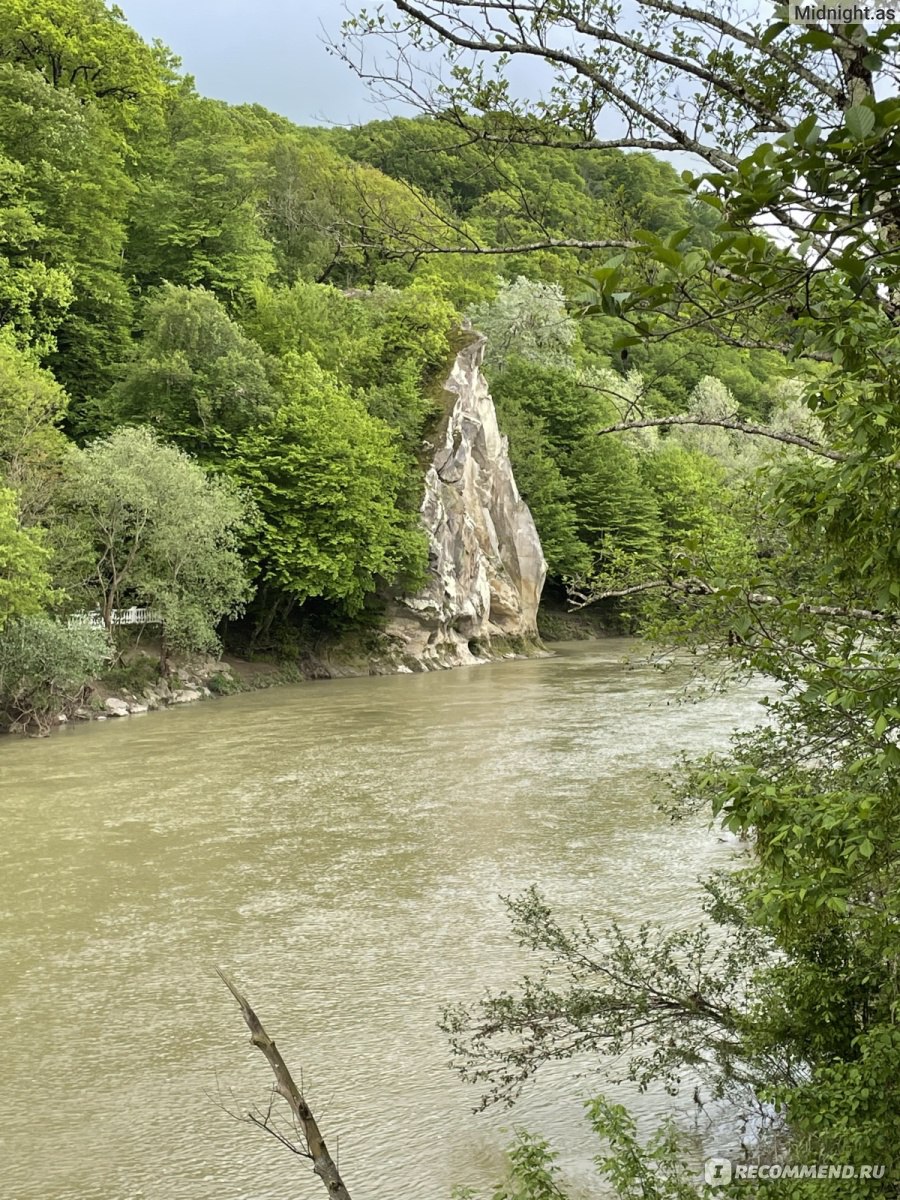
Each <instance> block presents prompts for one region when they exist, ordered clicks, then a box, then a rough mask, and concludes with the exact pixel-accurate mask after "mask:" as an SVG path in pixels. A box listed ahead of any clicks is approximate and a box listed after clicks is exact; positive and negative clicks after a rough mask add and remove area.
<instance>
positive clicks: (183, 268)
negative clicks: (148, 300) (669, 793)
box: [125, 83, 275, 300]
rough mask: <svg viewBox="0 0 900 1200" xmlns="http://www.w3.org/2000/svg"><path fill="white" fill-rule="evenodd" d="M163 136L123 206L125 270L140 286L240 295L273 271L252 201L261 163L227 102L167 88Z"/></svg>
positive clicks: (258, 192) (184, 87) (261, 177)
mask: <svg viewBox="0 0 900 1200" xmlns="http://www.w3.org/2000/svg"><path fill="white" fill-rule="evenodd" d="M164 111H165V117H166V123H165V128H164V131H163V134H162V135H161V136H160V137H159V139H158V142H157V143H155V144H154V146H153V150H154V153H153V156H152V158H148V160H147V161H146V162H145V163H144V164H143V167H144V169H143V171H142V172H141V174H140V176H139V178H138V180H137V193H136V195H135V198H134V201H133V203H132V205H131V206H130V211H129V230H128V242H127V247H126V251H125V256H126V262H127V265H128V269H129V271H130V272H131V273H133V275H134V277H135V279H136V281H137V283H138V285H139V287H140V288H141V289H142V290H146V289H148V288H152V287H157V286H159V285H160V284H163V283H171V284H181V285H186V286H189V287H202V288H208V289H209V290H210V291H212V292H214V293H215V294H216V295H217V296H219V297H220V298H221V299H223V300H232V299H234V298H236V297H240V296H241V295H243V294H244V293H245V292H246V291H248V290H249V288H250V287H251V285H252V284H253V283H254V282H255V281H257V280H261V279H266V278H267V277H268V276H269V275H271V274H272V272H273V270H274V266H275V264H274V261H273V255H272V246H271V244H270V242H269V241H268V239H267V238H266V237H265V235H264V232H263V228H262V221H261V218H260V213H259V209H260V205H261V202H262V197H263V195H264V189H265V184H266V175H267V172H266V167H265V163H264V162H263V161H262V159H261V158H260V157H259V155H257V154H255V153H254V152H253V150H252V149H251V147H250V146H249V145H248V144H247V142H246V141H245V140H244V138H243V137H242V135H241V130H240V127H239V125H238V123H237V122H236V121H235V119H234V118H233V116H232V114H231V111H230V110H229V108H228V106H227V105H225V104H223V103H221V102H220V101H217V100H206V99H203V98H201V97H199V96H197V95H195V94H194V93H193V91H192V90H191V89H190V86H189V84H188V83H182V84H181V85H180V86H178V87H177V88H172V89H170V94H169V95H168V96H167V100H166V106H165V110H164Z"/></svg>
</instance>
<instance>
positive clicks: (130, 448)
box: [0, 0, 797, 711]
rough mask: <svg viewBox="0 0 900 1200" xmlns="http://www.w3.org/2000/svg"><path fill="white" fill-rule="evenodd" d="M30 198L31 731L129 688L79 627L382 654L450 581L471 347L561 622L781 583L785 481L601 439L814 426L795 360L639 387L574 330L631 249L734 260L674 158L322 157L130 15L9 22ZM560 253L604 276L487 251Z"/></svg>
mask: <svg viewBox="0 0 900 1200" xmlns="http://www.w3.org/2000/svg"><path fill="white" fill-rule="evenodd" d="M0 179H2V196H0V206H2V207H0V213H2V216H0V313H2V332H0V390H2V410H0V472H2V484H3V488H2V491H0V623H2V625H3V627H4V632H3V634H2V636H3V639H4V640H3V646H4V647H5V648H4V650H3V651H2V653H0V677H2V680H3V681H4V682H3V683H2V688H0V690H3V691H4V693H5V695H6V698H7V699H6V707H7V710H8V711H14V710H15V701H14V700H11V699H10V698H11V696H13V695H14V694H16V693H17V690H18V691H21V690H22V689H23V688H24V689H25V691H26V692H27V690H28V686H29V685H28V682H27V681H28V680H29V679H30V680H32V682H33V681H34V680H36V679H38V678H46V677H47V676H48V674H49V675H50V676H52V677H53V678H56V677H57V675H58V676H59V678H60V680H62V681H63V683H61V684H60V686H61V687H62V690H63V691H64V690H65V686H64V681H65V680H66V679H81V678H84V677H86V676H87V675H89V674H90V673H91V672H96V671H97V670H98V669H99V667H100V664H101V660H102V659H103V656H104V654H105V653H106V649H105V643H104V640H103V638H102V637H101V636H99V635H96V634H95V633H93V632H92V631H90V630H85V629H80V630H73V629H68V628H67V627H66V626H65V624H64V621H63V623H62V624H60V619H64V618H65V617H66V616H67V614H70V613H72V612H75V611H82V610H88V609H99V610H101V612H102V613H103V615H104V619H105V621H106V623H107V626H109V622H110V618H111V614H112V612H113V611H114V610H115V609H117V608H122V607H127V606H129V605H131V604H142V605H150V606H152V607H153V608H155V609H156V610H158V612H160V613H161V614H162V618H163V621H164V649H165V653H168V652H169V651H188V652H191V651H205V650H209V649H212V648H214V647H215V646H216V645H217V644H218V639H219V638H220V636H221V633H222V629H223V626H222V621H223V620H224V619H225V618H230V621H229V624H228V632H227V636H228V638H229V640H230V641H231V642H232V644H235V645H238V646H240V647H241V648H243V649H245V650H246V649H247V648H250V649H251V650H252V651H254V652H276V653H277V652H281V653H285V654H290V653H291V652H292V647H296V645H297V644H298V638H302V636H303V631H304V630H307V631H308V630H309V629H310V628H315V629H317V630H322V629H326V630H327V629H330V628H339V627H340V628H346V627H347V626H348V625H350V626H352V625H354V624H359V623H363V624H365V625H366V626H370V627H375V628H377V625H378V621H379V611H380V605H381V602H382V600H383V597H384V596H385V594H386V593H387V592H388V591H389V590H390V589H391V588H411V587H415V585H416V583H417V581H419V580H421V578H422V573H423V570H424V567H425V555H426V546H425V539H424V537H423V536H422V534H421V533H420V531H419V529H418V517H417V514H418V508H419V503H420V499H421V491H422V462H423V444H425V443H426V441H427V439H426V434H427V431H428V428H429V423H430V422H432V421H433V420H434V418H435V416H436V413H437V410H438V399H439V396H440V383H441V380H442V378H443V374H444V373H445V372H446V370H447V367H448V364H449V362H450V359H451V356H452V346H453V344H454V336H455V332H456V331H457V330H458V328H459V325H460V322H461V321H462V320H463V319H464V318H469V319H470V320H471V321H472V322H473V323H474V325H475V326H476V327H477V328H479V329H481V330H482V331H483V332H485V333H486V334H487V336H488V338H489V343H488V357H487V363H486V368H485V369H486V372H487V374H488V377H489V381H490V383H491V385H492V388H493V390H494V393H495V397H496V400H497V403H498V407H499V412H500V418H501V425H502V427H503V428H504V429H505V431H506V432H507V433H508V435H509V439H510V448H511V455H512V460H513V465H514V468H515V470H516V474H517V478H518V480H519V483H520V486H521V489H522V492H523V494H524V496H525V498H526V500H527V501H528V503H529V504H530V506H531V508H532V510H533V513H534V516H535V519H536V522H537V525H538V529H539V532H540V535H541V538H542V541H543V544H544V547H545V553H546V557H547V559H548V562H549V567H550V580H551V592H555V594H556V595H557V596H560V595H562V593H563V591H564V589H565V587H566V586H568V587H570V588H571V587H573V586H574V587H578V586H585V585H586V584H588V583H589V582H593V584H594V585H595V586H596V584H597V581H598V580H599V581H600V582H601V583H602V582H603V581H604V580H606V581H608V580H610V579H614V580H615V581H617V582H618V583H621V582H622V581H623V580H624V581H625V583H628V582H629V581H634V580H635V579H637V578H641V577H644V576H645V575H646V574H647V573H648V572H649V573H650V574H651V575H652V574H655V573H659V572H660V571H663V572H665V571H667V570H668V569H669V567H670V565H671V563H672V562H673V561H674V560H676V559H677V560H678V561H680V562H682V563H683V562H684V559H685V556H695V557H696V558H698V560H699V559H702V565H703V567H704V571H705V573H706V574H709V573H710V572H712V573H715V571H716V569H717V566H716V564H717V563H719V562H720V560H722V561H724V560H727V559H729V558H733V557H734V556H736V555H737V556H740V555H747V554H753V553H755V547H754V543H753V537H754V535H753V532H752V530H751V529H750V528H749V526H748V523H747V519H746V513H747V507H748V506H747V503H746V498H745V497H742V496H741V493H742V491H743V489H744V488H745V486H746V481H747V479H748V478H749V475H750V473H751V471H752V469H755V467H756V466H757V465H758V464H759V462H760V461H761V460H762V459H763V458H765V457H766V454H767V453H768V456H769V457H771V455H772V453H775V451H774V450H773V451H771V452H764V451H760V450H759V449H758V448H756V449H755V450H754V452H753V453H752V454H750V453H749V452H748V451H747V450H746V449H745V448H744V446H743V444H742V443H740V441H739V440H738V439H737V437H736V435H734V434H733V433H729V432H728V431H726V430H723V429H721V428H712V429H711V428H706V429H696V428H691V429H688V428H683V429H674V430H673V431H672V432H671V433H670V434H669V435H668V436H666V435H665V434H663V435H662V436H660V434H659V431H658V430H657V429H650V430H647V431H645V432H642V433H639V434H629V435H627V436H626V437H623V438H609V437H607V438H600V437H598V436H597V431H598V430H599V429H601V428H603V427H605V426H609V425H612V424H615V423H616V422H617V421H619V420H621V419H623V418H625V417H632V416H634V415H635V414H639V415H643V416H649V417H653V416H667V415H672V414H679V413H684V412H688V411H691V412H695V413H699V414H703V415H706V416H707V417H711V418H713V419H715V418H726V419H727V418H730V417H733V416H735V415H743V416H744V417H748V418H754V419H756V418H765V419H766V420H767V421H768V422H769V423H770V424H772V423H774V424H775V425H776V426H777V425H778V423H779V422H781V423H782V424H789V423H790V422H791V421H792V420H793V419H795V418H796V416H797V413H796V411H795V409H796V405H795V404H794V397H795V395H796V390H797V384H796V381H795V380H794V379H793V378H792V376H791V373H790V371H789V370H788V368H787V365H786V363H785V362H784V360H783V359H782V358H781V356H780V355H778V354H777V353H767V352H763V353H760V352H755V353H751V352H749V351H746V350H742V349H739V348H733V347H729V346H722V345H718V346H716V345H713V344H712V343H710V342H709V341H708V340H703V339H702V338H700V337H694V336H692V335H691V333H690V332H689V331H688V332H685V333H684V334H682V335H680V336H678V337H675V338H672V339H670V340H667V341H665V342H661V343H658V344H657V345H655V346H651V347H650V348H642V347H635V348H634V349H633V350H632V351H631V352H630V356H629V352H628V351H627V350H624V351H623V350H621V349H617V348H614V347H615V341H616V338H617V335H618V334H619V333H620V332H621V327H622V323H621V322H620V321H619V320H618V319H617V318H616V317H614V316H600V317H599V318H597V319H595V320H593V321H591V322H588V323H584V322H579V321H577V320H576V317H577V314H578V310H579V297H580V296H581V294H582V293H583V291H584V286H585V285H584V276H585V274H586V272H587V271H588V270H589V269H590V268H591V266H592V265H596V264H597V262H598V261H600V260H599V258H598V254H601V251H602V247H603V245H604V244H605V241H606V240H607V239H611V238H622V237H623V236H625V237H627V236H630V234H631V232H632V231H634V230H635V229H637V228H642V229H645V230H650V231H653V232H654V233H655V234H657V235H658V236H659V237H660V238H664V239H665V238H669V239H672V238H675V239H680V238H681V237H682V236H683V234H682V235H679V234H678V233H677V231H678V230H680V229H685V228H686V227H693V232H692V233H690V234H689V236H688V240H687V242H686V243H684V245H683V246H682V249H684V248H685V246H690V245H692V244H699V243H702V242H703V240H704V238H705V237H706V234H705V230H706V229H708V228H709V227H710V224H711V220H710V218H709V216H704V211H708V210H704V209H703V208H702V206H698V205H697V204H696V203H695V202H694V201H693V200H690V199H688V198H686V197H685V195H683V194H682V191H681V190H680V189H679V187H678V180H677V176H676V174H675V172H674V171H673V170H672V169H671V168H670V167H668V166H667V165H665V164H663V163H661V162H659V161H657V160H655V159H654V158H653V157H652V156H650V155H648V154H645V153H637V154H625V153H622V152H621V151H616V150H611V151H605V152H602V153H598V154H596V155H592V156H589V157H584V158H582V159H581V160H580V161H578V162H575V161H573V159H572V157H571V155H566V154H564V153H562V152H560V151H558V150H554V149H552V148H541V147H531V146H527V145H513V144H511V145H506V146H503V147H499V148H498V147H494V146H492V145H491V144H490V143H489V142H478V141H476V140H470V141H469V142H466V141H465V140H464V139H463V140H461V139H460V138H459V136H458V135H457V134H456V133H455V132H454V131H453V130H452V129H448V128H447V127H446V126H444V125H442V124H441V123H440V122H436V121H434V120H432V119H430V118H427V117H423V118H421V119H417V120H411V119H399V118H398V119H394V120H389V121H380V122H373V123H371V124H369V125H366V126H364V127H362V128H360V129H356V130H350V131H347V130H331V131H329V130H324V129H310V128H298V127H297V126H295V125H292V124H291V123H290V122H289V121H287V120H285V119H284V118H282V117H279V116H277V115H276V114H273V113H270V112H267V111H265V110H263V109H261V108H258V107H256V106H240V107H229V106H228V105H226V104H224V103H222V102H219V101H213V100H208V99H205V98H203V97H202V96H200V95H198V93H197V91H196V89H195V87H194V84H193V81H192V79H191V77H190V75H189V74H186V73H185V72H184V70H183V69H182V66H181V64H180V63H179V62H178V61H177V60H175V59H174V58H173V56H172V55H171V54H170V53H169V52H168V51H166V49H165V48H164V47H162V46H160V45H158V44H154V45H153V46H148V45H147V44H146V43H144V42H143V41H142V40H141V39H140V38H139V37H138V35H137V34H136V33H134V32H133V31H132V30H131V29H130V28H129V26H128V25H127V23H126V21H125V19H124V18H123V17H122V16H121V15H120V14H118V13H117V12H116V11H114V10H109V9H107V8H106V7H105V6H104V5H103V3H102V2H101V0H37V2H36V3H32V2H31V0H10V2H9V3H7V4H6V5H5V6H4V9H3V13H2V15H0ZM559 238H564V239H569V240H570V241H572V242H573V243H575V244H576V246H575V249H574V251H573V250H572V249H566V250H561V249H557V248H553V247H548V248H545V249H540V250H538V251H536V252H530V253H529V252H521V251H519V252H511V253H491V254H485V253H480V252H479V251H480V250H481V249H483V248H484V247H492V248H493V249H494V250H497V249H498V248H499V249H501V250H502V248H503V247H504V246H511V247H516V246H521V245H523V244H528V243H534V242H538V243H543V242H547V241H552V240H553V239H559ZM698 239H699V242H698ZM579 244H580V248H579ZM673 244H674V243H673ZM448 247H455V248H458V249H460V250H461V251H466V253H454V254H450V253H444V252H438V251H445V250H446V249H447V248H448ZM769 445H770V446H771V445H773V444H772V443H769ZM779 452H781V451H779ZM631 611H632V610H631V609H629V608H627V607H626V606H624V605H622V604H620V605H619V606H617V607H616V606H613V607H611V608H610V609H609V611H608V614H607V616H608V619H609V620H610V621H622V620H628V619H629V614H630V613H631ZM48 664H51V665H48ZM53 664H55V665H53Z"/></svg>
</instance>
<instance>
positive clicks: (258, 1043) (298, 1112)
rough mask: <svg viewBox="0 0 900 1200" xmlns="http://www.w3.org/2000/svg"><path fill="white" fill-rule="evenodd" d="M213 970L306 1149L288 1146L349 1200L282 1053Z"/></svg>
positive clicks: (338, 1197) (339, 1198)
mask: <svg viewBox="0 0 900 1200" xmlns="http://www.w3.org/2000/svg"><path fill="white" fill-rule="evenodd" d="M216 973H217V975H218V976H219V978H220V979H221V980H222V982H223V983H224V984H225V986H226V987H227V988H228V990H229V992H231V994H232V996H234V998H235V1000H236V1001H237V1003H238V1007H239V1008H240V1010H241V1016H242V1017H243V1018H244V1023H245V1024H246V1026H247V1028H248V1029H249V1030H250V1045H251V1046H255V1047H256V1048H257V1050H259V1051H260V1052H261V1053H262V1055H263V1057H264V1058H265V1060H266V1062H267V1063H268V1064H269V1066H270V1067H271V1068H272V1074H273V1075H274V1076H275V1091H276V1092H277V1093H278V1095H279V1096H282V1097H283V1098H284V1100H285V1101H286V1102H287V1104H288V1107H289V1108H290V1110H291V1115H292V1116H293V1118H294V1125H295V1127H296V1129H297V1131H298V1133H300V1134H301V1136H302V1138H303V1142H304V1144H305V1147H306V1149H305V1151H301V1150H298V1149H297V1148H296V1147H295V1146H291V1147H290V1148H291V1149H293V1150H294V1151H295V1152H296V1153H298V1154H301V1156H302V1157H304V1158H308V1159H309V1160H310V1161H311V1163H312V1168H313V1171H314V1172H315V1173H316V1175H318V1176H319V1178H320V1179H321V1180H322V1182H323V1183H324V1185H325V1187H326V1189H327V1191H328V1195H329V1196H331V1197H333V1198H334V1200H350V1193H349V1192H348V1191H347V1188H346V1185H345V1184H344V1181H343V1179H342V1178H341V1173H340V1171H339V1170H338V1167H337V1163H336V1162H335V1161H334V1159H333V1158H332V1157H331V1154H330V1153H329V1150H328V1147H327V1146H326V1145H325V1139H324V1138H323V1137H322V1134H321V1132H320V1130H319V1126H318V1123H317V1122H316V1119H315V1117H314V1116H313V1113H312V1109H311V1108H310V1107H309V1105H308V1104H307V1103H306V1099H305V1098H304V1096H303V1093H302V1092H301V1090H300V1088H298V1087H297V1084H296V1083H295V1082H294V1079H293V1076H292V1075H291V1073H290V1071H289V1070H288V1067H287V1064H286V1063H285V1061H284V1059H283V1058H282V1057H281V1052H280V1051H279V1050H278V1047H277V1046H276V1045H275V1043H274V1042H273V1041H272V1039H271V1038H270V1037H269V1035H268V1034H267V1033H266V1031H265V1029H264V1028H263V1024H262V1021H260V1019H259V1017H258V1016H257V1015H256V1013H255V1012H254V1011H253V1009H252V1008H251V1007H250V1003H249V1001H248V1000H247V998H246V996H244V995H243V994H242V993H241V992H240V991H238V989H237V987H236V986H235V985H234V983H232V981H231V980H230V979H229V978H228V976H227V975H226V974H225V973H224V971H219V970H217V972H216ZM250 1119H251V1121H252V1123H253V1124H255V1125H262V1126H263V1127H264V1128H266V1129H267V1131H268V1132H272V1131H271V1129H270V1128H269V1127H268V1126H266V1125H265V1123H264V1122H261V1121H259V1120H256V1119H255V1118H253V1117H251V1118H250ZM276 1136H278V1138H279V1141H282V1142H284V1141H285V1139H284V1138H282V1137H281V1136H280V1135H276Z"/></svg>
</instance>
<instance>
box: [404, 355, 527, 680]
mask: <svg viewBox="0 0 900 1200" xmlns="http://www.w3.org/2000/svg"><path fill="white" fill-rule="evenodd" d="M483 357H484V339H483V338H476V337H474V336H473V341H472V343H471V344H470V345H468V346H466V347H465V349H463V350H461V351H460V353H459V355H458V356H457V358H456V362H455V363H454V365H453V370H452V371H451V373H450V377H449V379H448V380H447V382H446V383H445V385H444V387H445V389H446V390H447V391H448V392H450V393H452V394H455V395H456V402H455V404H454V405H453V408H452V410H451V412H450V415H449V419H448V421H447V428H446V433H445V435H444V438H443V441H442V443H441V444H439V445H438V446H437V448H436V449H435V452H434V458H433V460H432V463H431V465H430V466H429V468H428V471H427V473H426V476H425V499H424V501H423V504H422V522H423V524H424V526H425V529H426V531H427V533H428V539H429V563H428V582H427V584H426V585H425V587H424V588H423V589H422V591H421V592H419V593H418V594H417V595H415V596H404V597H401V598H400V599H398V600H397V601H396V602H395V603H394V605H393V607H392V611H391V614H390V621H389V624H388V627H387V631H386V632H387V633H388V634H389V635H390V636H391V637H392V638H394V639H396V642H397V643H399V647H398V648H400V649H401V651H402V654H403V656H404V658H406V659H413V660H415V661H416V662H417V663H418V664H420V666H422V667H426V668H433V667H444V666H455V665H460V664H464V663H471V662H477V661H479V660H480V659H483V658H486V657H490V656H491V647H492V643H493V646H494V648H495V650H498V649H500V647H501V646H502V649H503V652H506V653H508V652H509V650H510V646H511V645H512V647H516V646H517V645H518V644H519V643H520V642H521V643H527V642H529V641H530V642H531V643H532V644H534V643H536V642H537V610H538V603H539V602H540V598H541V590H542V588H543V586H544V579H545V577H546V573H547V564H546V563H545V561H544V555H543V552H542V550H541V542H540V538H539V537H538V532H537V529H536V528H535V525H534V520H533V519H532V516H531V513H530V511H529V509H528V505H527V504H526V503H525V501H524V500H523V499H522V497H521V496H520V495H519V489H518V488H517V487H516V481H515V478H514V476H513V471H512V466H511V465H510V461H509V452H508V447H507V440H506V438H505V437H504V436H503V435H502V434H501V433H500V429H499V427H498V425H497V413H496V410H495V408H494V402H493V400H492V399H491V396H490V393H489V392H488V387H487V382H486V380H485V378H484V376H483V375H482V373H481V362H482V358H483ZM498 639H503V641H502V642H500V643H498Z"/></svg>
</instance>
